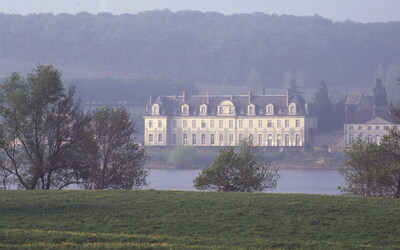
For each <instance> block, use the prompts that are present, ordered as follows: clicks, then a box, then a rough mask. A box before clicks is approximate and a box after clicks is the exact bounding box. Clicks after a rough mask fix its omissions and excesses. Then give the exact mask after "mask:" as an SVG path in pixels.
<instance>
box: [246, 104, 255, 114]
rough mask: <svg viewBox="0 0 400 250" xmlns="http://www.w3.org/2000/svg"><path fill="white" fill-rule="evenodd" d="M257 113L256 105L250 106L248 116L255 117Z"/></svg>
mask: <svg viewBox="0 0 400 250" xmlns="http://www.w3.org/2000/svg"><path fill="white" fill-rule="evenodd" d="M255 113H256V107H255V105H254V104H249V105H248V106H247V114H248V115H254V114H255Z"/></svg>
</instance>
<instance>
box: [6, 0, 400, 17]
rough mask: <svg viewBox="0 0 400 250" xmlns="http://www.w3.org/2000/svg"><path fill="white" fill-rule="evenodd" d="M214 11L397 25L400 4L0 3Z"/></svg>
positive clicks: (342, 0)
mask: <svg viewBox="0 0 400 250" xmlns="http://www.w3.org/2000/svg"><path fill="white" fill-rule="evenodd" d="M166 8H168V9H170V10H172V11H178V10H199V11H217V12H222V13H224V14H233V13H253V12H264V13H268V14H273V13H275V14H290V15H296V16H310V15H311V16H313V15H315V14H318V15H320V16H323V17H326V18H329V19H331V20H334V21H345V20H347V19H350V20H353V21H357V22H387V21H400V0H0V12H3V13H15V14H23V15H26V14H29V13H43V12H53V13H71V14H75V13H77V12H81V11H87V12H90V13H98V12H111V13H114V14H121V13H132V14H134V13H137V12H142V11H146V10H154V9H166Z"/></svg>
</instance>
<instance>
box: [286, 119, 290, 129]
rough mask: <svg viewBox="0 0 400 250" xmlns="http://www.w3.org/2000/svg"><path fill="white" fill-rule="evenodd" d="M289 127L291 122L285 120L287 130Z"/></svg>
mask: <svg viewBox="0 0 400 250" xmlns="http://www.w3.org/2000/svg"><path fill="white" fill-rule="evenodd" d="M288 127H289V120H285V128H288Z"/></svg>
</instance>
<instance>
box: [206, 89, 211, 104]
mask: <svg viewBox="0 0 400 250" xmlns="http://www.w3.org/2000/svg"><path fill="white" fill-rule="evenodd" d="M206 103H207V105H209V104H210V91H207V101H206Z"/></svg>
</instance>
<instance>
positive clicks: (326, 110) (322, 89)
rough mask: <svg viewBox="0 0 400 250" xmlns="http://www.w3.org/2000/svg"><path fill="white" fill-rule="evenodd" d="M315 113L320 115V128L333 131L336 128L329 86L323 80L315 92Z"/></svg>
mask: <svg viewBox="0 0 400 250" xmlns="http://www.w3.org/2000/svg"><path fill="white" fill-rule="evenodd" d="M314 106H315V113H316V115H317V116H318V129H319V130H320V131H331V130H332V129H333V128H334V123H333V109H332V103H331V100H330V99H329V95H328V87H327V86H326V84H325V83H324V82H323V81H321V83H320V84H319V87H318V90H317V92H315V94H314Z"/></svg>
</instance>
